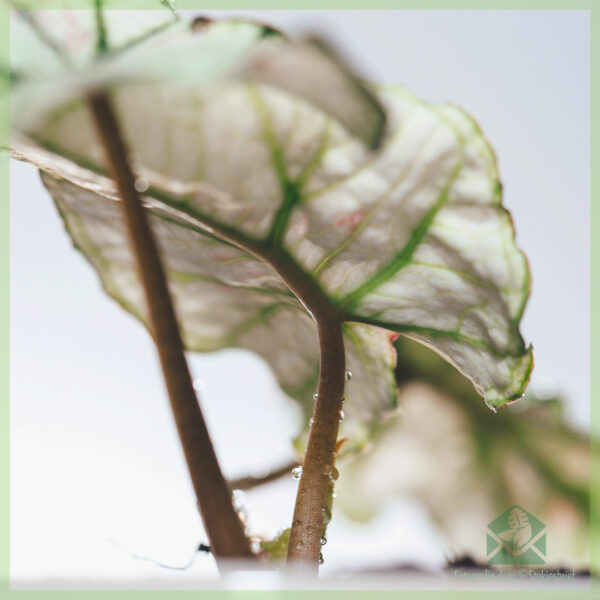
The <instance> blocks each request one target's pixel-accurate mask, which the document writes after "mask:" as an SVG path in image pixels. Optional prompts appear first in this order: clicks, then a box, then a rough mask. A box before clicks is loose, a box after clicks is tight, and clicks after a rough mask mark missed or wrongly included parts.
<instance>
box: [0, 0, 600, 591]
mask: <svg viewBox="0 0 600 600" xmlns="http://www.w3.org/2000/svg"><path fill="white" fill-rule="evenodd" d="M31 4H32V5H35V6H38V7H39V8H55V9H58V8H62V9H67V8H73V9H75V8H90V4H89V0H31ZM119 8H123V9H134V8H135V9H143V8H148V6H147V2H145V1H144V0H119ZM176 8H177V9H181V10H183V9H194V10H207V9H233V10H240V11H242V10H258V9H304V10H311V9H312V10H319V9H356V10H360V9H364V10H378V9H398V10H491V9H494V10H586V11H589V13H590V28H591V31H590V33H591V36H590V39H591V48H590V52H591V73H590V76H591V103H590V106H591V107H592V108H591V152H590V157H591V160H590V162H591V164H590V167H591V181H590V183H591V202H590V227H592V230H591V231H592V232H593V228H594V226H596V228H598V227H600V207H598V206H597V205H596V204H595V203H594V198H595V197H596V203H597V202H598V198H597V197H598V196H599V195H600V192H598V190H599V189H600V162H599V161H598V155H599V154H600V150H599V147H600V142H599V140H600V108H598V107H600V100H599V98H600V69H598V68H597V66H598V65H600V0H421V1H419V0H370V1H369V2H364V1H361V0H303V1H302V2H294V1H293V0H262V1H259V2H256V3H253V2H250V1H248V0H221V1H220V2H219V0H212V1H209V2H202V1H201V0H177V2H176ZM8 13H9V7H8V4H7V2H6V0H0V61H2V62H4V64H7V62H8V61H7V60H6V59H7V58H8V55H9V19H8ZM595 68H596V71H595V70H594V69H595ZM5 84H6V82H5V81H1V80H0V87H1V86H3V85H5ZM594 100H595V101H596V102H598V104H597V105H596V108H595V109H594ZM8 130H9V100H8V95H7V94H1V93H0V138H2V139H6V138H5V135H6V134H7V133H8ZM594 166H596V168H594ZM0 189H1V190H2V192H3V201H2V202H1V203H0V224H1V227H2V234H1V235H0V244H1V248H2V253H1V254H0V256H1V258H0V286H1V290H2V293H1V296H0V312H1V313H2V318H1V320H0V343H1V346H0V358H1V360H0V381H2V382H3V387H2V392H1V394H0V398H1V399H0V427H1V430H0V599H2V600H4V599H5V598H10V599H12V598H14V599H19V600H29V599H38V598H40V599H42V598H43V599H46V598H47V599H48V600H50V599H54V598H56V599H58V598H68V599H69V600H70V599H77V598H84V599H88V598H89V599H90V600H92V599H93V600H104V599H105V598H106V599H109V598H110V599H119V600H121V599H122V600H125V599H128V600H129V599H131V600H142V599H147V598H158V597H167V596H168V597H169V598H170V597H178V598H180V597H186V598H191V597H200V598H214V597H221V598H240V599H242V600H255V599H256V600H258V599H259V598H260V599H263V598H273V599H275V598H285V599H290V600H300V599H301V598H304V597H305V595H306V594H310V595H311V598H312V599H313V600H320V599H324V600H337V599H338V598H339V599H340V600H341V599H342V598H343V599H344V600H359V599H362V598H370V597H372V596H373V595H375V596H376V597H377V598H382V599H386V600H387V599H388V598H389V599H391V598H401V597H406V598H411V599H413V598H414V599H419V600H421V599H422V600H429V599H431V600H434V599H435V600H437V599H439V598H460V599H463V598H467V599H470V598H478V597H480V596H481V595H483V594H485V595H486V598H489V599H490V600H496V599H497V600H500V599H501V598H504V597H505V596H506V594H509V593H512V594H515V593H516V594H518V597H519V598H524V599H532V600H533V599H536V598H545V597H547V596H550V597H551V598H553V599H556V600H558V599H561V600H562V599H563V598H564V599H565V600H571V599H573V598H582V599H583V598H588V597H589V598H599V597H600V582H592V586H591V588H590V589H588V590H548V591H525V590H506V589H505V590H431V591H425V590H397V591H376V592H375V591H364V590H356V591H337V590H336V591H333V590H310V591H225V590H223V591H211V590H145V591H135V590H123V591H111V590H89V591H82V590H52V591H43V590H39V591H38V590H36V591H20V590H15V591H12V590H10V587H9V586H10V583H9V581H10V558H9V544H10V536H9V534H10V522H9V499H10V493H9V476H10V473H9V460H10V455H9V366H10V358H9V341H10V338H9V334H10V316H9V308H10V296H9V282H10V280H9V277H10V273H9V239H10V238H9V234H10V232H9V161H8V158H7V157H6V156H5V155H0ZM599 265H600V238H594V236H593V235H591V308H590V313H591V314H590V321H591V364H592V365H593V364H594V361H595V359H596V357H597V355H599V354H600V351H599V349H600V303H599V301H598V300H599V299H600V271H599V270H598V266H599ZM594 271H597V272H596V274H594ZM597 392H600V370H594V369H591V394H590V395H591V398H593V397H594V396H595V393H597ZM590 410H591V428H592V433H593V434H594V437H595V440H596V442H595V443H598V442H597V440H598V439H600V411H599V410H598V409H597V408H596V407H594V403H593V402H590ZM592 443H594V442H592ZM596 450H597V451H596V452H595V453H593V454H595V455H596V456H598V455H599V454H600V452H598V449H596ZM591 469H592V470H591V474H590V475H591V482H592V486H591V494H592V499H591V507H592V508H591V510H592V529H596V530H598V529H600V463H598V461H597V460H596V461H595V462H593V463H592V467H591ZM591 546H592V547H591V551H592V553H593V558H594V562H595V563H598V562H600V557H598V556H596V554H598V553H599V552H600V540H592V545H591ZM159 594H160V595H161V596H159ZM192 595H193V596H192Z"/></svg>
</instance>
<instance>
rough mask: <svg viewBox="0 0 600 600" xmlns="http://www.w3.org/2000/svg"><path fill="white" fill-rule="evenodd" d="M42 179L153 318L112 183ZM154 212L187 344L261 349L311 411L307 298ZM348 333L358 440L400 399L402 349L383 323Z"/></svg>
mask: <svg viewBox="0 0 600 600" xmlns="http://www.w3.org/2000/svg"><path fill="white" fill-rule="evenodd" d="M71 174H72V175H74V173H73V172H72V173H71ZM74 179H75V180H76V176H75V177H74ZM43 181H44V184H45V185H46V187H47V188H48V190H49V191H50V193H51V194H52V196H53V198H54V200H55V202H56V205H57V208H58V210H59V212H60V214H61V215H62V218H63V220H64V223H65V227H66V229H67V231H68V232H69V234H70V236H71V238H72V239H73V241H74V243H75V245H76V247H77V248H78V249H79V250H80V251H81V252H82V253H83V254H84V255H85V256H86V257H87V259H88V260H89V261H90V262H91V264H92V265H93V266H94V268H95V269H96V270H97V271H98V273H99V275H100V279H101V282H102V285H103V287H104V289H105V290H106V292H107V293H108V294H109V295H111V296H112V297H113V298H115V299H116V300H117V301H118V302H119V303H120V304H121V306H123V307H124V308H125V309H126V310H128V311H129V312H131V313H133V314H134V315H136V316H137V317H138V318H139V319H141V320H142V321H143V322H144V323H146V314H145V304H144V299H143V293H142V290H141V288H140V286H139V285H138V281H137V275H136V271H135V265H134V261H133V258H132V256H131V254H130V252H129V249H128V247H127V240H126V232H125V228H124V226H123V223H122V217H121V212H120V210H119V206H118V205H117V202H118V198H117V196H116V194H115V192H114V191H110V190H111V184H110V182H109V181H108V180H103V179H98V180H97V181H96V184H99V188H98V189H102V191H99V192H96V191H93V190H92V189H89V188H90V187H92V186H91V185H89V184H85V185H81V184H80V185H75V184H73V183H71V182H70V181H68V180H66V179H57V178H55V177H53V176H52V175H50V174H47V173H44V174H43ZM80 183H81V182H80ZM148 210H149V214H150V223H151V226H152V229H153V231H154V233H155V235H156V239H157V241H158V244H159V247H160V251H161V256H162V259H163V263H164V266H165V271H166V274H167V277H168V280H169V284H170V289H171V292H172V295H173V298H174V301H175V306H176V312H177V314H178V317H179V321H180V323H181V331H182V337H183V340H184V343H185V345H186V347H187V348H188V349H190V350H195V351H200V352H207V351H213V350H218V349H220V348H227V347H240V348H246V349H248V350H251V351H253V352H256V353H257V354H259V355H260V356H262V357H263V358H264V359H265V360H266V361H267V362H268V363H269V365H270V366H271V368H272V369H273V372H274V374H275V376H276V377H277V379H278V381H279V383H280V385H281V387H282V388H283V389H284V391H286V392H287V393H288V395H290V396H291V397H293V398H295V399H296V400H298V401H299V402H300V403H301V404H302V405H303V407H304V408H305V412H306V413H307V415H308V414H309V413H310V411H311V410H312V395H313V393H314V390H315V389H316V383H317V378H318V374H319V348H318V343H317V333H316V328H315V325H314V323H313V321H312V319H311V317H310V316H309V315H308V313H307V312H306V311H305V310H304V308H303V307H302V305H301V304H300V302H299V301H298V300H297V299H296V298H295V296H293V295H292V294H291V293H290V292H289V290H288V289H287V287H286V286H285V285H284V284H283V283H282V281H281V279H280V278H279V277H278V276H277V275H276V274H275V273H274V272H273V271H272V270H271V269H270V268H269V267H267V266H266V265H265V264H264V263H263V262H261V261H260V260H258V259H256V258H255V257H253V256H252V255H250V254H248V253H247V252H245V251H243V250H240V249H239V248H236V247H235V246H232V245H229V244H226V243H223V242H222V241H220V240H218V239H215V238H214V237H210V236H208V235H206V233H205V232H203V231H202V230H198V229H197V228H195V227H194V226H193V225H192V224H191V223H190V222H187V221H186V220H182V219H181V216H179V215H178V214H177V213H176V212H175V211H172V210H170V209H168V207H164V206H160V205H159V204H156V203H151V204H150V205H148ZM344 337H345V346H346V351H347V364H348V367H349V369H351V370H352V373H353V377H352V385H351V386H348V393H347V400H346V413H347V416H348V418H347V419H346V420H345V421H344V423H343V425H342V427H341V431H342V434H343V435H344V436H348V437H350V438H351V439H352V440H354V441H355V442H360V441H362V440H363V439H364V437H365V436H366V435H367V433H368V427H369V425H370V424H372V423H374V422H376V421H377V420H378V418H379V417H380V416H381V414H382V413H383V412H385V411H386V410H387V409H389V408H390V403H394V401H395V394H396V387H395V380H394V375H393V370H394V365H395V360H394V359H395V353H394V351H393V348H392V346H391V344H390V336H389V333H388V332H386V331H384V330H382V329H379V328H375V327H371V326H368V325H362V324H360V323H346V324H344Z"/></svg>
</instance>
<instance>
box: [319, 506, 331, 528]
mask: <svg viewBox="0 0 600 600" xmlns="http://www.w3.org/2000/svg"><path fill="white" fill-rule="evenodd" d="M321 510H322V511H323V525H327V524H328V523H329V521H331V511H330V510H329V509H327V508H322V509H321Z"/></svg>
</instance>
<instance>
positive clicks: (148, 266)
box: [89, 93, 254, 559]
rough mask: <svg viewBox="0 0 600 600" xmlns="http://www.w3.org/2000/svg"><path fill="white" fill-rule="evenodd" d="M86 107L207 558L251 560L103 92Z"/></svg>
mask: <svg viewBox="0 0 600 600" xmlns="http://www.w3.org/2000/svg"><path fill="white" fill-rule="evenodd" d="M89 107H90V109H91V112H92V115H93V118H94V121H95V123H96V127H97V130H98V134H99V137H100V139H101V141H102V144H103V146H104V149H105V152H106V158H107V162H108V164H109V168H110V171H111V172H112V175H113V177H114V179H115V182H116V185H117V189H118V190H119V194H120V196H121V199H122V202H121V203H120V204H121V207H122V210H123V218H124V221H125V225H126V228H127V232H128V238H129V244H130V247H131V250H132V253H133V255H134V257H135V262H136V267H137V270H138V275H139V278H140V281H141V283H142V286H143V288H144V294H145V298H146V305H147V308H148V318H149V324H150V330H151V331H152V334H153V337H154V341H155V343H156V347H157V350H158V354H159V358H160V362H161V366H162V371H163V376H164V379H165V383H166V387H167V391H168V394H169V400H170V402H171V409H172V411H173V415H174V417H175V423H176V426H177V430H178V432H179V437H180V440H181V444H182V446H183V451H184V454H185V458H186V461H187V466H188V469H189V472H190V475H191V479H192V484H193V486H194V490H195V492H196V498H197V500H198V507H199V509H200V514H201V516H202V520H203V522H204V527H205V529H206V532H207V535H208V537H209V539H210V545H211V548H212V551H213V554H214V555H215V557H216V558H217V559H221V558H253V557H254V555H253V553H252V551H251V549H250V545H249V541H248V539H247V537H246V536H245V534H244V529H243V525H242V523H241V522H240V520H239V518H238V515H237V514H236V512H235V510H234V508H233V505H232V498H231V491H230V489H229V487H228V485H227V482H226V481H225V478H224V477H223V473H222V472H221V469H220V467H219V463H218V462H217V457H216V455H215V451H214V448H213V445H212V442H211V440H210V436H209V433H208V429H207V427H206V423H205V422H204V417H203V415H202V412H201V410H200V406H199V404H198V400H197V398H196V394H195V392H194V388H193V386H192V380H191V377H190V373H189V370H188V366H187V362H186V359H185V354H184V348H183V344H182V341H181V337H180V335H179V329H178V326H177V320H176V317H175V312H174V310H173V305H172V302H171V297H170V294H169V290H168V287H167V283H166V280H165V275H164V271H163V268H162V264H161V262H160V257H159V254H158V250H157V247H156V243H155V240H154V237H153V235H152V231H151V230H150V227H149V224H148V221H147V219H146V215H145V213H144V209H143V208H142V204H141V201H140V198H139V195H138V193H137V191H136V189H135V181H134V177H133V174H132V172H131V169H130V168H129V165H128V162H127V151H126V148H125V145H124V143H123V141H122V139H121V136H120V133H119V127H118V123H117V120H116V118H115V115H114V113H113V110H112V107H111V105H110V101H109V99H108V98H107V96H106V95H105V94H104V93H97V94H95V95H93V96H90V98H89Z"/></svg>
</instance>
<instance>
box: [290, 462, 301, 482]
mask: <svg viewBox="0 0 600 600" xmlns="http://www.w3.org/2000/svg"><path fill="white" fill-rule="evenodd" d="M292 477H293V478H294V479H296V480H298V479H300V477H302V467H301V466H300V465H298V466H297V467H294V468H293V469H292Z"/></svg>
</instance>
